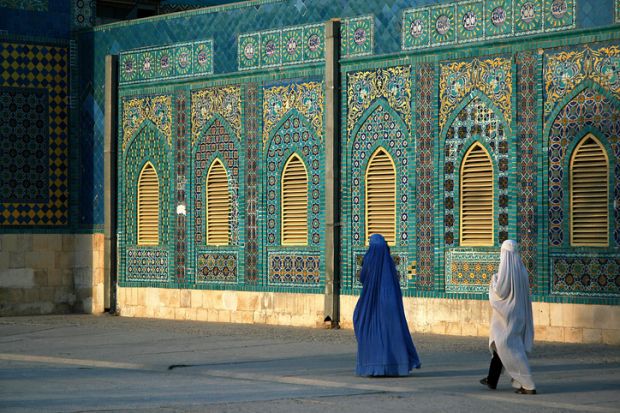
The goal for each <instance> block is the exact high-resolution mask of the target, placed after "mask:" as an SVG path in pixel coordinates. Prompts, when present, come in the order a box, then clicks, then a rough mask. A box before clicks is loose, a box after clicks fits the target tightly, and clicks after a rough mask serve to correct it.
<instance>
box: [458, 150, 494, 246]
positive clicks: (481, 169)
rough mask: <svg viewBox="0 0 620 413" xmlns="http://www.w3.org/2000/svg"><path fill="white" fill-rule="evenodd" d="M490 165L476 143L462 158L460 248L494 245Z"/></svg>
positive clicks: (486, 156)
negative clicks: (461, 246)
mask: <svg viewBox="0 0 620 413" xmlns="http://www.w3.org/2000/svg"><path fill="white" fill-rule="evenodd" d="M493 181H494V179H493V163H492V162H491V157H490V156H489V154H488V153H487V151H486V150H485V149H484V147H483V146H482V145H480V144H479V143H474V144H473V145H472V146H471V148H469V150H468V151H467V153H466V154H465V157H464V159H463V163H462V166H461V188H460V189H461V194H460V195H461V202H460V205H461V208H460V210H461V214H460V220H461V222H460V229H461V245H463V246H492V245H493Z"/></svg>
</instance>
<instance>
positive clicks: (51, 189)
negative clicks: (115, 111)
mask: <svg viewBox="0 0 620 413" xmlns="http://www.w3.org/2000/svg"><path fill="white" fill-rule="evenodd" d="M34 73H36V75H35V74H34ZM68 88H69V51H68V49H67V48H66V47H59V46H47V45H36V44H21V43H9V42H0V101H1V103H0V104H1V105H2V108H1V109H0V116H1V119H0V137H1V138H2V144H3V151H2V155H1V159H0V160H1V161H2V169H1V172H0V175H1V177H0V179H1V181H0V184H1V188H2V196H1V197H2V203H0V225H7V226H14V225H27V226H36V225H41V226H50V225H51V226H58V225H67V224H68V223H69V149H68V148H69V96H68ZM44 149H47V151H44ZM39 155H40V157H39ZM13 169H15V171H13ZM7 172H8V175H7ZM9 175H10V176H9ZM7 197H10V198H7ZM20 198H21V201H19V202H13V201H18V199H20ZM9 201H11V202H9Z"/></svg>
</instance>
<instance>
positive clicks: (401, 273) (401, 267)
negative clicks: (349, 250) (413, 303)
mask: <svg viewBox="0 0 620 413" xmlns="http://www.w3.org/2000/svg"><path fill="white" fill-rule="evenodd" d="M364 255H365V253H358V254H355V270H354V271H355V278H354V287H355V288H362V283H361V282H360V274H361V272H362V264H363V263H364ZM391 256H392V261H394V266H395V267H396V276H397V277H398V283H399V284H400V288H402V289H407V284H408V282H409V280H411V279H412V278H413V275H412V274H409V273H408V271H407V266H408V257H407V254H398V253H397V254H391Z"/></svg>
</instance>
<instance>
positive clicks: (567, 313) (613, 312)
mask: <svg viewBox="0 0 620 413" xmlns="http://www.w3.org/2000/svg"><path fill="white" fill-rule="evenodd" d="M357 299H358V297H356V296H341V298H340V325H341V326H342V327H344V328H352V327H353V321H352V320H353V310H354V309H355V304H356V303H357ZM404 306H405V313H406V316H407V321H408V323H409V327H410V328H411V331H412V332H414V334H415V332H416V331H417V332H422V333H434V334H448V335H457V336H479V337H488V335H489V320H490V319H491V308H490V306H489V303H488V301H486V300H448V299H438V298H418V297H405V298H404ZM532 306H533V311H534V329H535V339H536V340H540V341H559V342H564V343H605V344H620V307H618V306H606V305H586V304H556V303H540V302H534V303H532Z"/></svg>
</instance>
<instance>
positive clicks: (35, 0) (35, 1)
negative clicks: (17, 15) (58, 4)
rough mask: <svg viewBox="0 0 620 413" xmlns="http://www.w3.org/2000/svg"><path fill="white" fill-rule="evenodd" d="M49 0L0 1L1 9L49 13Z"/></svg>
mask: <svg viewBox="0 0 620 413" xmlns="http://www.w3.org/2000/svg"><path fill="white" fill-rule="evenodd" d="M48 2H49V0H0V7H5V8H7V9H18V10H31V11H47V8H48Z"/></svg>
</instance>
